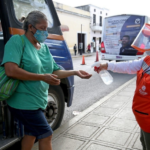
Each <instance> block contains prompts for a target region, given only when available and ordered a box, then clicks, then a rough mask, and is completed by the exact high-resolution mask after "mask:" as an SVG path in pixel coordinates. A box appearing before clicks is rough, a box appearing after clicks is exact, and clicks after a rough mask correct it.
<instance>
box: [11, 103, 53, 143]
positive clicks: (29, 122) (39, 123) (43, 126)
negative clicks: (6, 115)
mask: <svg viewBox="0 0 150 150" xmlns="http://www.w3.org/2000/svg"><path fill="white" fill-rule="evenodd" d="M8 108H9V110H10V112H11V113H12V115H13V116H14V117H15V118H17V119H18V120H19V121H20V122H21V123H22V124H23V125H24V132H25V135H31V136H35V137H36V139H37V140H39V139H44V138H46V137H48V136H50V135H52V133H53V131H52V129H51V127H50V125H49V124H48V122H47V120H46V118H45V115H44V111H43V110H42V109H38V110H20V109H15V108H12V107H10V106H8Z"/></svg>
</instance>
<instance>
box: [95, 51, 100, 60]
mask: <svg viewBox="0 0 150 150" xmlns="http://www.w3.org/2000/svg"><path fill="white" fill-rule="evenodd" d="M98 61H99V55H98V51H96V61H95V62H98Z"/></svg>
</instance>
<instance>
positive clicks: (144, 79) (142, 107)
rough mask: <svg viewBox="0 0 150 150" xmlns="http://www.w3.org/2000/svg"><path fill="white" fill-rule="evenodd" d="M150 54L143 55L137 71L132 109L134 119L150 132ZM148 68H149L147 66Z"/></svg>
mask: <svg viewBox="0 0 150 150" xmlns="http://www.w3.org/2000/svg"><path fill="white" fill-rule="evenodd" d="M149 67H150V56H147V57H145V59H144V61H143V64H142V68H141V70H140V71H138V73H137V82H136V90H135V95H134V98H133V106H132V110H133V113H134V115H135V117H136V120H137V122H138V124H139V126H140V127H141V129H142V130H144V131H145V132H148V133H150V70H149V71H148V70H147V69H148V68H149ZM149 69H150V68H149Z"/></svg>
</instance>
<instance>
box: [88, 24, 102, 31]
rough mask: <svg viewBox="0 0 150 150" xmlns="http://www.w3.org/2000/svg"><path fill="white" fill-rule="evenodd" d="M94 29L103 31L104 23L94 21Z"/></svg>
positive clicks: (92, 27)
mask: <svg viewBox="0 0 150 150" xmlns="http://www.w3.org/2000/svg"><path fill="white" fill-rule="evenodd" d="M90 26H91V29H92V30H93V31H102V24H101V23H93V24H91V25H90Z"/></svg>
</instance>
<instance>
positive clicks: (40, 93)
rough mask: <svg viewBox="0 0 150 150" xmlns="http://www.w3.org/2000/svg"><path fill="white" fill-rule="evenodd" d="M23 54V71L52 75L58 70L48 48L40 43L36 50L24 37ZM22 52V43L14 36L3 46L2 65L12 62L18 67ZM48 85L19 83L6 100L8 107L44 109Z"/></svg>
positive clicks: (27, 82) (43, 83) (38, 82)
mask: <svg viewBox="0 0 150 150" xmlns="http://www.w3.org/2000/svg"><path fill="white" fill-rule="evenodd" d="M22 37H23V39H24V44H25V48H24V53H23V57H22V63H23V69H24V70H26V71H28V72H31V73H35V74H52V73H53V71H56V70H60V68H59V67H58V65H57V64H56V63H55V61H54V59H53V57H52V55H51V54H50V51H49V49H48V47H47V46H46V45H45V44H43V43H41V49H40V50H37V49H36V48H35V47H34V46H33V45H32V44H31V42H30V41H29V40H28V39H27V37H26V36H25V35H23V36H22ZM22 52H23V42H22V39H21V37H20V36H19V35H14V36H12V37H11V38H10V40H9V41H8V42H7V44H6V45H5V51H4V58H3V62H2V64H4V63H6V62H13V63H16V64H18V65H20V62H21V56H22ZM48 89H49V85H48V84H47V83H45V82H43V81H20V83H19V86H18V87H17V89H16V91H15V93H14V94H13V95H12V96H11V97H10V98H9V99H8V100H7V103H8V105H10V106H11V107H13V108H16V109H23V110H37V109H39V108H41V109H45V108H46V106H47V101H48Z"/></svg>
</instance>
